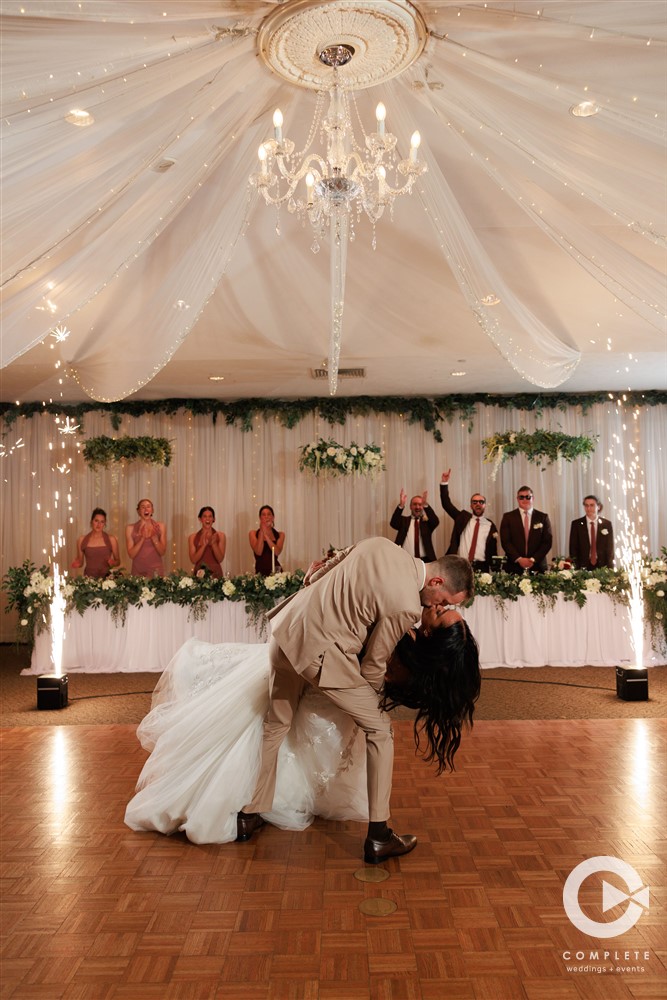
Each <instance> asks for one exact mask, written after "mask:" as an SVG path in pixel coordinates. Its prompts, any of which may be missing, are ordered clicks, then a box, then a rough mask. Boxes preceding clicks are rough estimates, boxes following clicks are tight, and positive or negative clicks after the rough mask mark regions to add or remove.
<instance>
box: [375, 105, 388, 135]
mask: <svg viewBox="0 0 667 1000" xmlns="http://www.w3.org/2000/svg"><path fill="white" fill-rule="evenodd" d="M386 117H387V109H386V108H385V106H384V104H383V103H382V101H380V103H379V104H378V106H377V108H376V109H375V119H376V121H377V125H378V135H384V120H385V118H386Z"/></svg>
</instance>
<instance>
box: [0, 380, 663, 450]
mask: <svg viewBox="0 0 667 1000" xmlns="http://www.w3.org/2000/svg"><path fill="white" fill-rule="evenodd" d="M608 402H612V403H614V405H616V406H620V407H623V408H624V409H628V410H630V409H634V408H636V407H643V406H659V405H660V404H662V403H667V392H662V391H660V390H651V391H647V392H624V393H621V392H610V391H600V392H591V393H567V392H562V393H539V392H537V393H517V394H515V395H512V396H507V395H501V394H495V393H470V394H451V395H447V396H434V397H426V396H348V397H346V396H340V397H334V398H329V397H321V398H320V397H311V398H308V399H293V400H282V399H239V400H233V401H230V402H225V401H223V400H220V399H157V400H139V401H122V402H119V403H98V402H95V401H93V400H88V401H87V402H85V403H43V402H42V403H38V402H31V403H19V404H18V405H17V404H14V403H8V402H0V414H2V419H3V421H4V423H5V425H6V427H11V425H12V424H13V423H14V421H15V420H16V419H17V418H18V417H28V418H29V417H32V416H34V415H35V414H36V413H52V414H56V415H62V416H69V417H70V418H72V419H76V421H77V423H79V424H80V425H81V427H83V422H84V418H85V415H86V413H108V414H109V418H110V420H111V426H112V427H113V429H114V430H118V429H119V427H120V425H121V423H122V419H123V416H130V417H140V416H144V415H145V414H159V413H164V414H168V415H173V414H175V413H177V412H178V411H179V410H183V411H185V412H187V413H190V414H192V416H201V415H206V416H210V417H211V420H212V421H213V423H216V422H217V420H218V418H219V417H222V418H223V419H224V421H225V423H227V424H229V425H232V424H234V425H237V426H239V427H240V428H241V429H242V430H244V431H250V430H252V427H253V421H254V420H255V418H257V417H263V418H264V419H268V418H275V419H277V420H279V421H280V423H281V424H282V425H283V426H284V427H288V428H291V427H296V426H297V424H299V423H300V421H301V420H303V419H304V417H306V416H309V415H310V414H313V413H317V414H318V415H319V416H320V417H321V418H322V419H323V420H325V421H327V423H329V424H330V425H331V426H332V427H333V426H334V425H335V424H341V425H342V424H344V423H345V420H346V418H347V417H348V416H368V415H369V414H398V415H400V416H402V417H405V419H406V420H407V421H408V423H411V424H416V423H421V425H422V427H423V428H424V430H425V431H429V432H430V433H432V434H433V437H434V438H435V440H436V441H438V442H441V441H442V432H441V430H440V426H439V425H441V424H442V423H443V422H445V421H446V422H447V423H450V424H451V423H452V422H453V421H454V420H455V419H459V420H463V421H467V422H468V429H469V430H472V427H473V423H474V418H475V414H476V411H477V405H478V404H483V405H485V406H498V407H500V408H503V409H512V410H524V411H532V412H533V413H536V414H538V415H541V414H543V413H545V412H546V411H548V410H560V411H561V412H563V413H564V412H566V411H567V410H568V409H569V408H571V407H579V408H580V409H581V411H582V413H584V414H586V413H587V412H588V411H589V410H590V409H591V407H593V406H595V405H596V404H597V403H608Z"/></svg>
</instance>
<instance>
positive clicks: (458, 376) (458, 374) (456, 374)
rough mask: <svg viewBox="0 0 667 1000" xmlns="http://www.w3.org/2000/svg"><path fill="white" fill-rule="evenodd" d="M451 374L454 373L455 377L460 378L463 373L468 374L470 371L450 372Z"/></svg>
mask: <svg viewBox="0 0 667 1000" xmlns="http://www.w3.org/2000/svg"><path fill="white" fill-rule="evenodd" d="M449 374H450V375H453V376H454V378H460V377H461V375H467V374H468V373H467V372H450V373H449Z"/></svg>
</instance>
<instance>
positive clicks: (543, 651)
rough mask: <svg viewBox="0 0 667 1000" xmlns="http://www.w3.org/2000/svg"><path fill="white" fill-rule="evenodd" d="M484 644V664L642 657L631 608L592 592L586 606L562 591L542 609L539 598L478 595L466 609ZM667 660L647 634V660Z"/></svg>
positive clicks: (623, 662) (594, 662) (627, 661)
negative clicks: (634, 639) (632, 628)
mask: <svg viewBox="0 0 667 1000" xmlns="http://www.w3.org/2000/svg"><path fill="white" fill-rule="evenodd" d="M463 613H464V616H465V619H466V621H467V622H468V623H469V625H470V630H471V632H472V633H473V635H474V636H475V638H476V639H477V642H478V643H479V648H480V661H481V665H482V667H483V668H484V667H487V668H488V667H585V666H589V667H612V666H620V667H622V666H629V665H632V664H634V663H636V657H635V656H634V654H633V651H632V643H631V639H630V612H629V609H628V608H627V607H625V606H624V605H622V604H616V603H614V601H612V599H611V598H610V597H608V596H607V595H606V594H589V595H588V596H587V599H586V604H585V605H584V607H583V608H580V607H578V606H577V605H576V604H575V603H574V601H566V600H565V599H564V598H563V597H561V596H558V597H557V598H556V603H555V605H554V607H553V609H549V608H547V610H546V611H545V612H542V611H540V608H539V605H538V603H537V600H536V598H534V597H520V598H519V600H518V601H505V602H504V604H503V607H502V609H500V608H499V607H498V605H497V604H496V601H495V599H494V598H493V597H476V598H475V600H474V602H473V604H472V607H470V608H466V609H465V611H464V612H463ZM664 662H665V656H664V655H662V656H661V655H660V654H659V653H658V652H656V651H655V650H653V649H652V648H651V643H650V638H649V637H648V636H647V635H645V636H644V666H645V667H649V666H656V665H657V664H661V663H664Z"/></svg>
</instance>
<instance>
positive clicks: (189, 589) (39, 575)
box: [2, 560, 304, 643]
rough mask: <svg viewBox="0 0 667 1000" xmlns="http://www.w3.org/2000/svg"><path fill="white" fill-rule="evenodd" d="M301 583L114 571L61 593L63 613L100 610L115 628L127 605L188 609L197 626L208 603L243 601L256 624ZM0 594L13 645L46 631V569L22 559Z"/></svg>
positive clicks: (69, 582) (70, 582) (278, 577)
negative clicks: (12, 616)
mask: <svg viewBox="0 0 667 1000" xmlns="http://www.w3.org/2000/svg"><path fill="white" fill-rule="evenodd" d="M303 578H304V572H303V570H300V569H299V570H296V571H295V572H294V573H275V574H273V575H272V576H255V575H253V574H250V573H247V574H244V575H241V576H234V577H227V578H225V579H222V580H220V579H217V578H216V577H214V576H211V575H210V574H208V573H206V572H203V573H202V574H201V576H200V575H199V574H197V575H196V576H191V575H190V574H189V573H184V572H182V571H181V572H177V573H170V574H169V575H168V576H155V577H152V578H151V579H146V578H145V577H143V576H130V575H127V574H125V573H124V572H122V571H119V570H116V572H112V573H110V574H109V576H107V577H106V578H105V579H97V578H96V577H92V576H77V577H74V578H72V579H66V580H65V582H64V583H63V585H62V593H63V595H64V597H65V601H66V612H67V613H68V614H71V613H73V612H75V611H76V612H78V613H79V614H80V615H82V614H83V613H84V611H86V610H87V609H88V608H97V607H103V608H106V609H107V611H109V612H110V614H111V616H112V618H113V619H114V621H115V622H116V624H122V623H123V622H124V621H125V615H126V613H127V609H128V607H130V605H132V606H135V607H140V606H141V605H144V604H145V605H148V606H149V607H153V608H158V607H160V605H162V604H177V605H179V606H180V607H189V608H190V612H191V617H192V618H193V620H195V621H199V620H202V619H204V618H205V617H206V614H207V611H208V604H209V603H210V602H216V601H243V602H244V604H245V609H246V613H247V614H248V616H249V618H250V619H251V620H252V621H253V622H255V623H261V622H262V621H263V616H264V613H265V612H266V611H269V610H270V609H271V608H272V607H273V606H274V604H276V603H277V602H278V601H281V600H283V599H284V598H286V597H289V596H290V595H291V594H294V593H296V591H297V590H300V589H301V586H302V584H303ZM2 589H3V590H4V591H5V593H6V594H7V607H6V609H5V610H6V611H8V612H9V611H16V612H18V617H19V623H18V627H17V633H16V641H17V642H28V643H32V641H33V637H34V635H35V634H39V633H40V632H42V631H43V630H44V629H45V628H48V626H49V622H50V604H51V599H52V596H53V577H52V576H51V574H50V573H49V570H48V568H47V567H46V566H42V567H41V568H40V569H37V568H36V567H35V566H34V564H33V563H31V562H30V561H29V560H26V561H25V562H24V563H23V565H22V566H14V567H12V568H11V569H10V570H9V571H8V572H7V573H6V575H5V577H4V578H3V581H2Z"/></svg>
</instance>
